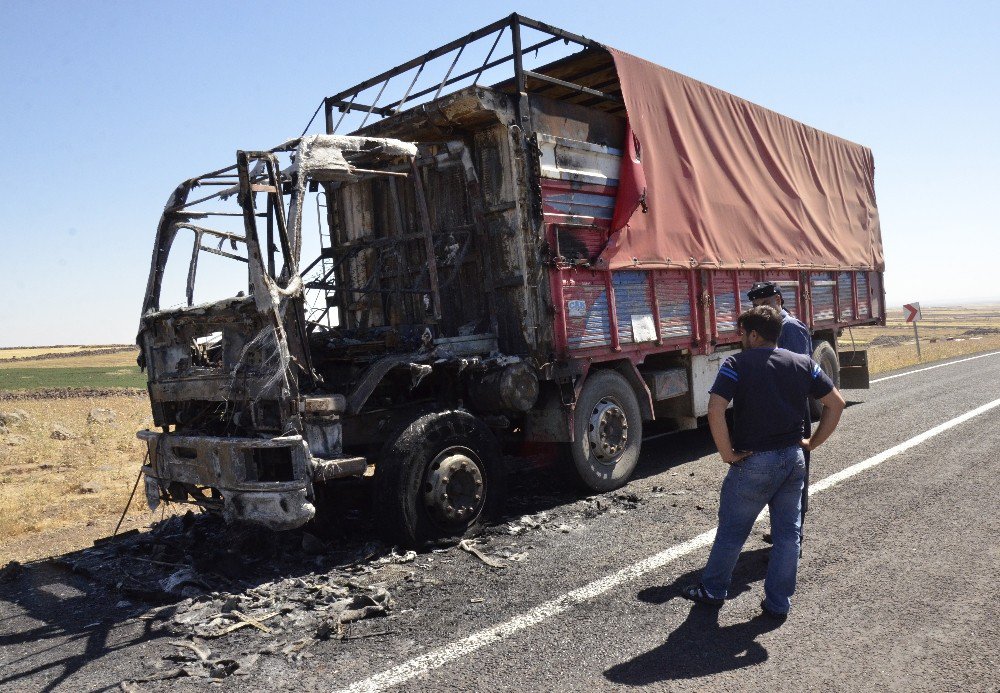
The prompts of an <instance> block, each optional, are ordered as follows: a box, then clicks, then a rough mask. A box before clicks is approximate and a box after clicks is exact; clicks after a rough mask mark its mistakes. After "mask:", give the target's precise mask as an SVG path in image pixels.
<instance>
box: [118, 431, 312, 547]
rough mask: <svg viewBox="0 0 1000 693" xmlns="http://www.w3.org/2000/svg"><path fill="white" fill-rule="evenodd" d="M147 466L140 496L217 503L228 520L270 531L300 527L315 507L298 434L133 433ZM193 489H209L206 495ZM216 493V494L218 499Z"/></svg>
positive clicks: (305, 452) (153, 502)
mask: <svg viewBox="0 0 1000 693" xmlns="http://www.w3.org/2000/svg"><path fill="white" fill-rule="evenodd" d="M137 436H138V437H139V438H140V439H141V440H144V441H145V442H146V446H147V448H148V450H149V464H148V465H147V466H145V467H143V472H144V474H145V476H146V499H147V501H148V502H149V504H150V507H155V506H156V504H158V503H159V501H160V500H169V501H180V502H189V501H190V502H196V503H198V502H201V504H203V505H215V506H216V507H219V505H220V504H221V510H222V512H223V514H224V516H225V517H226V520H227V521H230V522H242V523H247V524H252V525H259V526H262V527H267V528H269V529H274V530H282V529H292V528H295V527H300V526H301V525H304V524H305V523H306V522H308V521H309V520H311V519H312V518H313V516H314V515H315V514H316V509H315V507H314V506H313V504H312V503H311V502H310V501H309V497H310V496H311V495H312V478H311V477H312V475H311V473H310V470H311V465H310V456H309V453H308V449H307V447H306V444H305V443H304V441H303V440H302V437H301V436H282V437H278V438H270V439H262V438H222V437H214V436H183V435H176V434H171V433H156V432H153V431H139V433H138V434H137ZM198 489H214V490H216V491H217V492H218V493H217V494H212V496H211V497H208V496H202V497H198V496H197V495H196V493H197V490H198ZM220 497H221V498H220Z"/></svg>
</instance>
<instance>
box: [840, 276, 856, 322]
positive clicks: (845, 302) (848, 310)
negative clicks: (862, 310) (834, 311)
mask: <svg viewBox="0 0 1000 693" xmlns="http://www.w3.org/2000/svg"><path fill="white" fill-rule="evenodd" d="M852 274H853V272H840V273H839V274H838V275H837V298H838V302H837V305H838V307H839V308H840V314H839V315H838V320H840V321H841V322H847V321H850V320H853V319H854V283H853V280H852V277H851V275H852Z"/></svg>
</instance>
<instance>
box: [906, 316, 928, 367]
mask: <svg viewBox="0 0 1000 693" xmlns="http://www.w3.org/2000/svg"><path fill="white" fill-rule="evenodd" d="M903 310H904V311H905V312H906V314H907V315H906V322H912V323H913V337H914V339H916V340H917V360H918V361H923V360H924V359H923V357H922V356H921V355H920V332H918V331H917V321H918V320H920V318H921V315H920V304H919V303H907V304H905V305H903Z"/></svg>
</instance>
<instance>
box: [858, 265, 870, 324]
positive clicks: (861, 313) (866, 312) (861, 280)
mask: <svg viewBox="0 0 1000 693" xmlns="http://www.w3.org/2000/svg"><path fill="white" fill-rule="evenodd" d="M871 316H872V296H871V290H870V288H869V286H868V273H867V272H858V317H859V318H870V317H871Z"/></svg>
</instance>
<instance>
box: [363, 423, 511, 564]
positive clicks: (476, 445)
mask: <svg viewBox="0 0 1000 693" xmlns="http://www.w3.org/2000/svg"><path fill="white" fill-rule="evenodd" d="M502 477H503V474H502V469H501V464H500V453H499V444H498V443H497V440H496V438H495V437H494V436H493V433H492V431H490V429H489V428H488V427H487V426H486V424H484V423H483V422H481V421H480V420H479V419H477V418H476V417H475V416H473V415H472V414H470V413H468V412H466V411H449V412H435V413H433V414H426V415H424V416H421V417H420V418H418V419H416V420H415V421H413V422H412V423H411V424H409V425H408V426H406V427H405V428H404V429H403V430H402V431H401V432H400V433H399V434H398V435H396V436H394V437H393V439H392V440H390V441H389V442H388V443H387V444H386V446H385V447H384V448H383V451H382V454H381V455H380V456H379V459H378V460H377V462H376V465H375V502H376V508H375V513H376V516H377V517H378V518H379V520H380V522H381V525H382V529H383V530H384V533H385V534H386V535H387V538H389V539H390V540H391V541H396V542H399V543H401V544H403V545H405V546H411V547H420V546H423V545H426V544H428V543H435V542H438V541H442V540H447V539H451V538H456V537H461V536H462V535H464V534H466V533H469V532H472V531H474V530H475V529H477V528H478V527H479V526H480V524H481V523H482V521H483V520H485V518H486V517H488V516H489V514H490V513H491V511H492V510H493V509H494V508H495V507H496V505H497V503H498V502H499V499H500V497H501V495H502V487H503V485H504V484H503V481H504V480H503V478H502Z"/></svg>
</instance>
